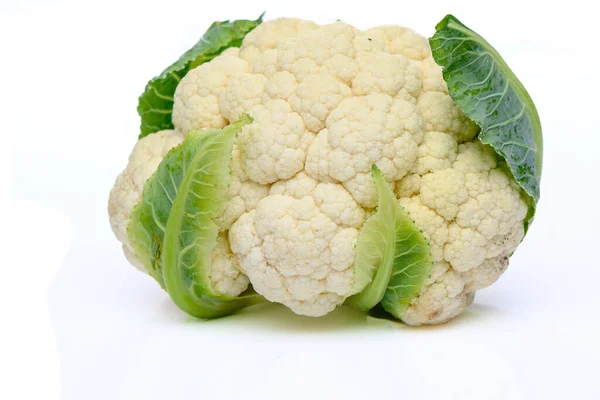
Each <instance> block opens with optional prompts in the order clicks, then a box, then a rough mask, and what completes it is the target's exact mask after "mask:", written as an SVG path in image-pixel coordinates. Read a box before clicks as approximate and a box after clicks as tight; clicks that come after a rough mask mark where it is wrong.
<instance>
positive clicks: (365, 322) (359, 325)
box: [186, 303, 402, 333]
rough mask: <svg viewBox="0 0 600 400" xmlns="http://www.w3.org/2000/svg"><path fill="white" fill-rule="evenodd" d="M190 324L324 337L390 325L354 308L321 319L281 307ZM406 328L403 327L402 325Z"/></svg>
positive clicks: (248, 310)
mask: <svg viewBox="0 0 600 400" xmlns="http://www.w3.org/2000/svg"><path fill="white" fill-rule="evenodd" d="M186 322H187V323H190V324H198V323H200V324H202V323H206V324H211V325H215V326H219V325H220V326H228V325H229V324H231V325H232V326H235V327H237V328H240V327H245V328H250V329H254V330H261V331H266V332H286V333H294V332H299V333H307V332H311V333H322V332H332V331H357V330H364V329H373V328H374V327H384V326H388V323H387V321H384V320H381V321H379V320H374V319H373V318H370V317H369V316H368V315H365V314H364V313H362V312H360V311H357V310H354V309H352V308H350V307H338V308H336V309H335V310H334V311H332V312H330V313H329V314H327V315H324V316H322V317H319V318H314V317H307V316H303V315H297V314H294V313H293V312H292V311H291V310H290V309H288V308H287V307H284V306H282V305H281V304H275V303H265V304H258V305H255V306H252V307H248V308H245V309H243V310H241V311H240V312H238V313H236V314H234V315H230V316H227V317H224V318H219V319H214V320H209V321H201V320H197V319H194V318H191V317H189V318H187V319H186ZM398 325H399V326H402V325H401V324H398Z"/></svg>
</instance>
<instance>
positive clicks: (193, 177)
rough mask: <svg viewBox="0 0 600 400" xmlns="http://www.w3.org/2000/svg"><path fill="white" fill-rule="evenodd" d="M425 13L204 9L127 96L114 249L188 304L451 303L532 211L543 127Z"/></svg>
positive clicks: (460, 39)
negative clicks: (174, 51) (170, 58)
mask: <svg viewBox="0 0 600 400" xmlns="http://www.w3.org/2000/svg"><path fill="white" fill-rule="evenodd" d="M436 29H437V32H436V34H435V35H434V36H433V37H432V38H431V39H430V40H429V42H428V41H427V39H425V38H424V37H422V36H420V35H418V34H417V33H415V32H413V31H412V30H410V29H407V28H402V27H397V26H381V27H375V28H371V29H368V30H365V31H360V30H358V29H356V28H354V27H353V26H351V25H348V24H345V23H341V22H336V23H333V24H329V25H322V26H319V25H317V24H315V23H313V22H310V21H303V20H299V19H290V18H280V19H276V20H273V21H269V22H262V17H261V18H259V19H258V20H256V21H245V20H243V21H233V22H229V21H226V22H224V23H215V24H213V25H212V26H211V27H210V29H209V31H208V32H207V33H206V34H205V37H204V38H203V39H202V40H201V41H200V42H198V44H197V45H196V46H194V47H193V48H192V49H191V50H190V51H188V52H187V53H186V54H184V56H182V58H181V59H180V60H178V61H177V62H176V63H175V64H173V65H172V66H171V67H169V68H167V69H166V70H165V71H164V72H163V73H162V74H161V75H160V76H158V77H157V78H155V79H153V80H152V81H150V82H149V84H148V87H147V88H146V91H145V92H144V94H143V95H142V96H141V97H140V106H139V108H138V110H139V112H140V115H141V116H142V133H141V135H140V137H141V139H140V140H139V142H138V143H137V144H136V146H135V147H134V149H133V152H132V155H131V156H130V160H129V164H128V166H127V168H126V169H125V170H124V171H123V173H122V174H121V175H120V176H119V178H118V179H117V182H116V183H115V187H114V188H113V190H112V192H111V196H110V200H109V214H110V220H111V225H112V227H113V230H114V232H115V235H116V236H117V238H118V239H119V240H120V241H121V242H122V244H123V250H124V252H125V255H126V257H127V259H128V260H129V261H130V262H131V263H132V264H134V265H135V266H136V267H138V268H139V269H141V270H145V271H147V272H148V273H149V274H150V275H151V276H153V277H154V278H155V279H156V280H157V281H158V282H159V284H161V285H162V286H163V287H164V288H165V289H166V290H167V292H168V293H169V294H170V295H171V297H172V298H173V300H174V301H175V303H176V304H177V305H178V306H179V307H180V308H182V309H183V310H184V311H186V312H188V313H189V314H191V315H194V316H197V317H202V318H211V317H218V316H222V315H226V314H229V313H231V312H234V311H235V310H238V309H240V308H242V307H245V306H247V305H249V304H253V303H255V302H258V301H261V300H262V298H264V299H266V300H269V301H273V302H278V303H282V304H284V305H286V306H287V307H289V308H290V309H291V310H292V311H294V312H295V313H298V314H303V315H308V316H321V315H324V314H327V313H328V312H330V311H332V310H333V309H334V308H335V307H337V306H339V305H341V304H344V303H346V304H348V305H351V306H353V307H355V308H357V309H360V310H363V311H369V310H370V309H372V308H373V307H375V306H376V305H378V304H381V305H382V306H383V308H384V309H385V310H387V311H388V312H389V313H390V314H392V315H393V316H394V317H396V318H398V319H401V320H402V321H404V322H406V323H408V324H411V325H420V324H433V323H440V322H443V321H446V320H448V319H450V318H452V317H454V316H456V315H458V314H459V313H460V312H461V311H463V310H464V309H465V308H466V307H467V306H468V305H469V304H471V302H472V301H473V297H474V293H475V292H476V291H477V290H479V289H482V288H484V287H487V286H489V285H491V284H492V283H493V282H495V281H496V280H497V279H498V278H499V277H500V275H501V274H502V273H503V272H504V271H505V270H506V268H507V266H508V259H509V257H510V255H511V254H512V253H513V252H514V251H515V249H516V248H517V246H518V244H519V243H520V242H521V240H522V239H523V237H524V235H525V233H526V231H527V228H528V226H529V225H530V223H531V221H532V220H533V215H534V212H535V204H536V202H537V200H538V198H539V180H540V175H541V160H542V158H541V155H542V139H541V127H540V124H539V118H538V116H537V112H536V110H535V106H534V105H533V102H532V101H531V98H530V97H529V95H528V94H527V92H526V91H525V89H524V88H523V86H522V85H521V83H520V82H519V81H518V79H516V77H515V76H514V74H513V73H512V72H511V71H510V69H509V68H508V66H506V64H505V62H504V61H503V60H502V58H501V57H500V56H499V55H498V53H497V52H496V51H495V50H494V49H493V48H492V47H491V46H490V45H489V44H488V43H487V42H486V41H485V40H484V39H483V38H481V37H480V36H479V35H477V34H476V33H474V32H472V31H471V30H469V29H468V28H467V27H465V26H464V25H462V24H461V23H460V22H459V21H458V20H457V19H456V18H454V17H452V16H447V17H446V18H444V20H442V22H440V24H438V26H437V27H436ZM207 39H210V40H207ZM442 67H443V69H442ZM249 284H251V287H250V285H249ZM255 292H256V293H255Z"/></svg>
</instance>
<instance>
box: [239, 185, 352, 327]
mask: <svg viewBox="0 0 600 400" xmlns="http://www.w3.org/2000/svg"><path fill="white" fill-rule="evenodd" d="M363 220H364V211H363V210H362V209H361V207H360V206H358V204H356V202H355V201H354V200H353V199H352V196H351V195H350V194H349V193H348V192H347V191H346V190H345V189H344V188H343V187H342V186H341V185H339V184H333V183H317V182H316V181H315V180H313V179H311V178H309V177H308V176H306V175H305V174H303V173H300V174H298V175H297V176H296V177H294V178H293V179H291V180H289V181H287V182H279V183H277V184H276V185H273V187H272V188H271V193H270V194H269V196H268V197H266V198H264V199H263V200H261V201H260V202H259V204H258V206H257V208H256V210H254V211H251V212H249V213H246V214H244V215H243V216H242V217H240V219H238V221H237V222H236V223H234V224H233V226H232V227H231V229H230V231H229V240H230V242H231V248H232V250H233V252H234V253H235V254H236V255H237V256H238V257H239V259H240V260H241V264H242V265H243V266H244V271H245V272H246V273H247V274H248V277H249V278H250V280H251V281H252V282H253V286H254V289H255V290H256V291H257V292H258V293H260V294H262V295H263V296H264V297H265V298H267V299H268V300H270V301H274V302H279V303H283V304H285V305H286V306H288V307H289V308H291V309H292V310H293V311H294V312H296V313H299V314H304V315H309V316H315V317H316V316H320V315H324V314H326V313H328V312H330V311H331V310H333V308H335V307H336V306H337V305H339V304H341V303H342V302H343V301H344V300H345V299H346V298H347V297H348V296H349V295H350V294H352V289H353V284H354V272H353V269H352V266H353V263H354V245H355V243H356V239H357V237H358V229H357V228H358V227H360V225H361V224H362V222H363Z"/></svg>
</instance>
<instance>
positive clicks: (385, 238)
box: [347, 165, 432, 318]
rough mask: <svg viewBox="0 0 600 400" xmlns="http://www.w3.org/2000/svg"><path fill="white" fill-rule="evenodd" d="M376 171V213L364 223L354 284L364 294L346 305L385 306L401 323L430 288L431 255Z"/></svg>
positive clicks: (374, 168)
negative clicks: (428, 278)
mask: <svg viewBox="0 0 600 400" xmlns="http://www.w3.org/2000/svg"><path fill="white" fill-rule="evenodd" d="M372 172H373V179H374V181H375V187H376V188H377V196H378V200H377V211H376V212H375V213H374V214H373V215H372V216H371V217H369V219H367V220H366V221H365V223H364V225H363V228H362V229H361V231H360V234H359V236H358V242H357V244H356V261H355V270H356V275H355V281H356V286H357V287H358V289H359V290H360V289H362V288H364V289H362V291H361V292H360V293H358V294H356V295H354V296H352V297H350V298H349V299H348V300H347V304H349V305H351V306H352V307H354V308H357V309H359V310H361V311H368V310H370V309H371V308H373V307H375V306H376V305H377V304H378V303H379V302H381V304H382V305H383V307H384V308H385V309H386V310H387V311H388V312H390V313H391V314H393V315H394V316H395V317H396V318H400V317H401V316H402V314H403V313H404V311H406V308H408V306H409V305H410V303H411V301H412V300H413V299H414V298H415V297H416V296H417V295H418V294H419V292H420V290H421V288H422V287H423V286H424V285H425V281H426V280H427V277H428V276H429V272H430V269H431V264H432V261H431V252H430V249H429V244H428V243H427V240H425V238H424V237H423V234H422V233H421V231H420V230H419V229H418V228H417V227H416V226H415V224H414V222H413V221H412V219H411V218H410V216H409V215H408V213H407V212H406V210H405V209H404V208H403V207H402V206H401V205H400V203H398V200H397V199H396V196H395V195H394V192H393V191H392V189H391V188H390V186H389V184H388V183H387V182H386V180H385V178H384V177H383V174H382V173H381V171H380V170H379V169H378V168H377V167H376V166H375V165H373V169H372Z"/></svg>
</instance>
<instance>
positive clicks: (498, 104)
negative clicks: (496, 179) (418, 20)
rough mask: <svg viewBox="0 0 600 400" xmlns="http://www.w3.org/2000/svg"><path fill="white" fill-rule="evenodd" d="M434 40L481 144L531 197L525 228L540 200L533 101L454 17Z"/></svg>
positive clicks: (539, 162)
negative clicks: (478, 129)
mask: <svg viewBox="0 0 600 400" xmlns="http://www.w3.org/2000/svg"><path fill="white" fill-rule="evenodd" d="M435 28H436V32H435V34H434V35H433V37H431V38H430V39H429V43H430V45H431V51H432V54H433V58H434V60H435V62H436V63H437V64H439V65H440V66H441V67H442V68H443V76H444V80H445V81H446V83H447V84H448V92H449V94H450V96H451V97H452V98H453V99H454V101H455V102H456V104H458V105H459V107H460V108H461V109H462V111H463V112H464V113H465V114H466V115H467V116H468V117H469V118H470V119H471V120H473V121H474V122H475V123H477V124H478V125H479V126H480V127H481V132H480V134H479V140H481V142H483V143H485V144H489V145H490V146H491V147H492V148H494V150H495V151H496V153H497V154H498V155H499V156H500V157H502V158H503V159H504V160H505V161H506V163H507V165H508V169H509V170H510V172H511V174H512V175H513V177H514V179H515V181H516V182H517V183H518V184H519V186H520V187H521V188H522V189H523V191H524V194H525V197H526V198H527V202H528V206H529V213H528V215H527V218H526V219H525V230H526V231H527V228H528V227H529V225H530V224H531V222H532V221H533V217H534V214H535V207H536V203H537V201H538V200H539V198H540V179H541V175H542V153H543V142H542V126H541V123H540V118H539V116H538V113H537V110H536V108H535V105H534V104H533V101H532V100H531V97H530V96H529V94H528V93H527V90H525V87H523V84H521V82H520V81H519V79H517V77H516V76H515V74H514V73H513V72H512V71H511V70H510V68H509V67H508V65H507V64H506V62H505V61H504V60H503V59H502V57H501V56H500V54H498V52H497V51H496V49H494V48H493V47H492V46H491V45H490V44H489V43H488V42H487V41H486V40H485V39H483V38H482V37H481V36H479V35H478V34H477V33H475V32H473V31H472V30H470V29H469V28H467V27H466V26H465V25H463V24H462V23H461V22H460V21H459V20H458V19H456V18H455V17H453V16H452V15H447V16H446V17H445V18H444V19H443V20H442V21H441V22H440V23H439V24H437V25H436V27H435Z"/></svg>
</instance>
